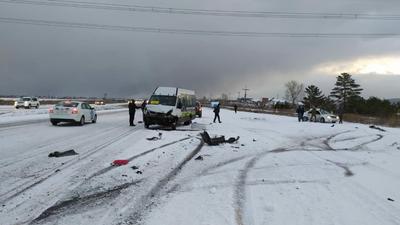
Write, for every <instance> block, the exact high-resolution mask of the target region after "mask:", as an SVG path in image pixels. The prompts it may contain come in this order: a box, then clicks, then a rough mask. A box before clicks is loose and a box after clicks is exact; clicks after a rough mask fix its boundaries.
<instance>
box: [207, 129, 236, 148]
mask: <svg viewBox="0 0 400 225" xmlns="http://www.w3.org/2000/svg"><path fill="white" fill-rule="evenodd" d="M200 135H201V138H202V139H203V141H204V142H205V143H207V144H208V145H210V146H215V145H219V144H223V143H230V144H232V143H235V142H237V141H238V140H239V138H240V137H239V136H238V137H237V138H234V137H231V138H229V139H228V140H226V139H225V136H220V137H214V138H211V137H210V135H209V134H208V132H207V131H204V132H203V133H200Z"/></svg>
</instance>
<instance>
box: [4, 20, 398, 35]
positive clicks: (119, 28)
mask: <svg viewBox="0 0 400 225" xmlns="http://www.w3.org/2000/svg"><path fill="white" fill-rule="evenodd" d="M0 22H1V23H13V24H29V25H39V26H51V27H68V28H80V29H97V30H111V31H131V32H146V33H164V34H186V35H203V36H238V37H272V38H273V37H286V38H399V37H400V33H369V34H368V33H289V32H283V33H279V32H272V33H271V32H247V31H217V30H191V29H170V28H153V27H132V26H116V25H105V24H92V23H75V22H64V21H50V20H34V19H19V18H10V17H0Z"/></svg>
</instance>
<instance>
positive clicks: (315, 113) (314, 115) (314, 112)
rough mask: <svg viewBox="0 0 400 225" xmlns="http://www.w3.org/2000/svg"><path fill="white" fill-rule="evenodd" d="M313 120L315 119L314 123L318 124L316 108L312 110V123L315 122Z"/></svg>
mask: <svg viewBox="0 0 400 225" xmlns="http://www.w3.org/2000/svg"><path fill="white" fill-rule="evenodd" d="M313 118H314V122H317V109H315V107H314V106H313V107H312V108H311V118H310V122H311V121H312V120H313Z"/></svg>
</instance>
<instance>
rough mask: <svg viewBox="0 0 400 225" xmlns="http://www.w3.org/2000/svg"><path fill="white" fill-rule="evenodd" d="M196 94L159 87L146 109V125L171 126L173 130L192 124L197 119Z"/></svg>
mask: <svg viewBox="0 0 400 225" xmlns="http://www.w3.org/2000/svg"><path fill="white" fill-rule="evenodd" d="M195 106H196V96H195V92H194V91H191V90H186V89H182V88H176V87H158V88H157V89H156V90H155V91H154V93H153V95H152V96H151V97H150V99H149V101H148V104H147V105H146V107H145V109H144V115H143V120H144V125H145V127H146V128H149V126H150V125H153V124H158V125H163V126H170V127H171V128H172V129H173V130H175V129H176V126H177V125H178V124H180V123H184V124H186V125H187V124H190V123H191V122H192V120H193V119H194V118H195V117H196V111H195Z"/></svg>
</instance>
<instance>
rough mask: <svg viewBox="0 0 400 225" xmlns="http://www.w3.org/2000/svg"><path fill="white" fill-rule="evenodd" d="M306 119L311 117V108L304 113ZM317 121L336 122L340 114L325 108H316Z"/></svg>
mask: <svg viewBox="0 0 400 225" xmlns="http://www.w3.org/2000/svg"><path fill="white" fill-rule="evenodd" d="M304 115H305V116H304V117H303V119H304V121H308V120H310V118H311V109H310V110H308V111H307V112H305V113H304ZM315 115H316V118H317V120H316V122H321V123H336V122H337V121H338V119H339V117H338V116H336V115H334V114H332V113H330V112H328V111H326V110H323V109H316V114H315Z"/></svg>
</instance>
